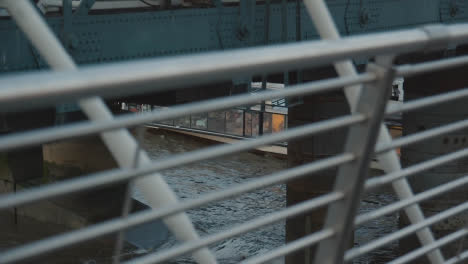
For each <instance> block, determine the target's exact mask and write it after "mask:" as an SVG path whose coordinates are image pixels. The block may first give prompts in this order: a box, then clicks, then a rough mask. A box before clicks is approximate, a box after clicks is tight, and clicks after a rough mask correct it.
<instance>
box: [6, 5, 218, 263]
mask: <svg viewBox="0 0 468 264" xmlns="http://www.w3.org/2000/svg"><path fill="white" fill-rule="evenodd" d="M0 1H2V2H4V3H6V5H7V10H8V12H9V13H10V15H11V16H12V17H13V19H14V20H15V22H16V24H17V25H18V27H19V28H20V29H21V31H22V32H23V33H24V34H25V35H26V37H27V38H28V39H29V41H30V42H31V44H32V46H33V47H35V48H36V49H37V50H38V51H39V53H40V55H41V56H42V57H43V58H44V59H45V60H46V61H47V63H48V64H49V65H50V66H51V67H52V68H53V69H54V70H56V71H69V72H74V71H76V70H77V67H76V64H75V63H74V61H73V59H72V58H71V57H70V56H69V55H68V54H67V52H66V50H65V49H64V47H63V46H62V44H61V43H60V41H59V40H58V39H57V37H56V36H55V35H54V33H53V32H52V31H51V29H50V28H49V26H48V25H47V24H46V22H45V21H44V19H43V18H42V17H41V16H40V14H39V13H38V12H37V10H36V9H35V7H34V6H33V4H32V3H31V2H29V1H17V0H0ZM44 92H46V91H44ZM57 99H58V98H57ZM31 102H32V101H30V103H31ZM58 102H60V101H58ZM77 103H78V105H79V106H80V108H81V110H82V111H83V112H84V113H85V115H86V116H87V117H88V118H89V119H90V120H93V121H97V122H99V121H102V120H112V119H113V118H114V117H113V115H112V112H111V111H110V110H109V109H108V108H107V106H106V104H105V103H104V101H103V100H102V99H101V98H100V97H98V96H95V95H90V97H87V98H82V99H80V100H78V102H77ZM100 137H101V139H102V141H103V142H104V144H105V146H106V148H107V149H108V150H109V152H110V153H111V155H112V157H113V158H114V159H115V161H116V163H117V164H118V165H119V167H126V168H129V167H132V165H133V153H134V152H135V151H136V149H138V147H137V143H136V141H135V139H134V138H133V137H132V135H131V134H130V132H129V131H128V130H127V129H119V130H114V131H111V132H105V133H102V134H100ZM137 162H138V164H139V165H140V164H148V163H150V162H151V159H150V158H149V156H148V155H147V153H146V152H145V151H144V150H142V151H141V153H140V155H139V159H138V161H137ZM135 186H136V188H138V190H139V191H140V193H141V194H142V195H143V197H144V199H145V201H146V202H147V204H148V205H149V206H150V207H153V208H157V207H160V206H163V205H165V204H171V203H174V202H177V196H176V195H175V193H174V192H173V191H172V189H171V188H170V187H169V185H168V184H167V183H166V181H165V180H164V179H163V178H162V176H161V175H159V174H157V173H153V174H152V175H148V176H147V177H144V178H143V177H142V178H139V179H138V180H137V181H135ZM163 222H164V223H165V224H166V226H167V227H168V229H169V230H171V232H172V234H174V236H175V237H176V238H177V239H178V240H182V241H187V240H194V239H198V238H199V236H198V233H197V232H196V231H195V228H194V227H193V224H192V222H191V221H190V219H189V218H188V216H187V215H186V214H185V213H184V212H181V213H179V214H178V215H174V216H172V217H171V218H170V219H163ZM193 258H194V259H195V260H196V261H197V262H199V263H205V264H215V263H217V261H216V258H215V257H214V255H213V254H212V253H211V252H210V251H209V250H208V249H206V248H201V249H199V250H198V251H196V252H194V253H193Z"/></svg>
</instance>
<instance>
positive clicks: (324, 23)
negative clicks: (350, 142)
mask: <svg viewBox="0 0 468 264" xmlns="http://www.w3.org/2000/svg"><path fill="white" fill-rule="evenodd" d="M304 4H305V6H306V8H307V11H308V13H309V15H310V17H311V19H312V21H313V23H314V25H315V27H316V29H317V31H318V32H319V34H320V36H321V37H322V38H324V39H335V40H336V39H340V34H339V32H338V29H337V27H336V25H335V23H334V21H333V18H332V16H331V14H330V12H329V10H328V8H327V5H326V3H325V1H324V0H304ZM436 30H437V33H440V32H441V30H440V28H438V27H437V26H436V28H435V29H434V31H436ZM430 32H432V30H431V28H429V29H428V30H426V34H427V35H428V37H429V38H432V40H433V41H434V42H435V43H436V44H439V41H440V40H439V36H440V35H445V33H447V32H445V31H442V33H441V34H435V36H437V37H434V36H432V35H431V34H430ZM334 66H335V69H336V71H337V73H338V74H339V75H340V76H355V75H356V74H357V70H356V69H355V67H354V65H353V63H352V61H351V60H347V61H341V62H336V63H335V64H334ZM360 90H361V87H359V86H352V87H345V90H344V92H345V96H346V99H347V100H348V103H349V106H350V109H351V112H353V110H354V109H355V107H356V104H357V99H358V98H359V93H360ZM391 141H392V138H391V136H390V133H389V132H388V129H387V127H386V126H385V125H384V124H382V125H381V127H380V130H379V136H378V142H379V143H380V144H388V143H389V142H391ZM377 158H378V162H379V164H380V165H381V167H382V168H383V170H384V171H386V172H392V171H398V170H400V169H401V164H400V160H399V158H398V156H397V154H396V151H395V150H392V151H388V152H385V153H382V154H380V155H378V156H377ZM392 185H393V186H392V187H393V189H394V191H395V193H396V194H397V196H398V197H399V198H400V199H404V198H408V197H412V196H413V191H412V190H411V186H410V185H409V183H408V182H407V181H406V179H402V180H399V181H394V182H393V183H392ZM405 213H406V215H407V216H408V219H409V220H410V222H411V223H418V222H421V221H423V220H424V215H423V213H422V211H421V208H420V207H419V205H413V206H411V207H408V208H406V210H405ZM417 236H418V238H419V240H420V241H421V243H422V244H423V245H424V244H428V243H431V242H433V241H434V236H433V234H432V232H431V230H430V229H423V230H421V231H420V232H418V234H417ZM428 257H429V259H430V261H431V263H433V264H441V263H443V262H444V257H443V256H442V253H441V252H440V250H436V251H435V252H432V253H430V254H428Z"/></svg>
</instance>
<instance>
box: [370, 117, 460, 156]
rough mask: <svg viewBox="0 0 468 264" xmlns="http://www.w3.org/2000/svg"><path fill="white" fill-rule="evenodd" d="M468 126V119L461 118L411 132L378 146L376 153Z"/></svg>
mask: <svg viewBox="0 0 468 264" xmlns="http://www.w3.org/2000/svg"><path fill="white" fill-rule="evenodd" d="M467 127H468V120H461V121H458V122H455V123H451V124H448V125H444V126H441V127H435V128H431V129H427V130H425V131H423V132H419V133H415V134H411V135H408V136H404V137H401V138H397V139H394V140H393V141H392V142H391V143H390V144H387V145H384V146H377V148H376V150H375V153H377V154H380V153H383V152H385V151H389V150H393V149H397V148H400V147H404V146H408V145H411V144H415V143H418V142H421V141H424V140H427V139H431V138H434V137H438V136H439V137H440V136H441V135H444V134H445V135H446V134H448V133H451V132H455V131H459V130H462V129H464V128H467Z"/></svg>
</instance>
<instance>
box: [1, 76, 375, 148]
mask: <svg viewBox="0 0 468 264" xmlns="http://www.w3.org/2000/svg"><path fill="white" fill-rule="evenodd" d="M372 80H375V76H372V75H370V74H368V73H364V74H362V75H360V76H357V77H344V78H339V79H327V80H322V81H318V82H314V83H305V84H300V85H295V86H289V88H288V89H283V90H280V91H266V92H262V93H258V94H254V95H252V94H244V95H236V96H230V97H228V98H218V99H211V100H204V101H201V102H196V103H188V104H184V105H180V106H174V107H172V108H170V109H167V110H160V111H152V112H150V113H142V114H139V115H135V114H125V115H122V116H117V117H115V118H114V119H113V120H108V121H104V120H103V121H100V122H99V123H97V122H93V121H84V122H76V123H74V124H70V125H64V126H60V127H53V128H45V129H35V130H32V131H27V132H18V133H15V134H13V135H4V136H1V137H0V151H5V150H9V149H13V148H17V147H26V146H31V145H35V144H43V143H49V142H54V141H56V140H61V139H68V138H73V137H76V136H83V135H91V134H94V133H99V132H104V131H109V130H113V129H117V128H123V127H131V126H136V125H140V124H143V123H150V122H158V121H165V120H170V119H175V118H179V117H184V116H187V113H191V114H199V113H206V112H210V111H217V110H225V109H230V108H232V107H235V106H239V105H246V104H247V105H248V104H253V103H257V102H258V101H260V100H262V99H265V100H268V99H272V98H276V97H277V96H284V97H289V96H297V95H301V94H316V93H321V92H326V91H336V90H339V89H341V87H342V86H343V85H346V84H352V83H360V82H364V83H367V82H370V81H372Z"/></svg>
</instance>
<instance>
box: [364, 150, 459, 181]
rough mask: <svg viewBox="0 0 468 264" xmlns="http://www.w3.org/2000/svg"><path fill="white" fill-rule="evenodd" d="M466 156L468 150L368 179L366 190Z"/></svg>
mask: <svg viewBox="0 0 468 264" xmlns="http://www.w3.org/2000/svg"><path fill="white" fill-rule="evenodd" d="M467 156H468V148H464V149H461V150H458V151H455V152H452V153H449V154H446V155H443V156H439V157H436V158H433V159H430V160H427V161H423V162H420V163H418V164H415V165H411V166H410V167H407V168H404V169H402V170H400V171H395V172H392V173H388V174H386V175H385V176H379V177H374V178H372V179H369V180H368V181H367V182H366V190H372V189H375V188H377V187H380V186H382V185H385V184H388V183H391V182H393V181H397V180H400V179H403V178H405V177H408V176H411V175H414V174H416V173H420V172H423V171H427V170H430V169H432V168H435V167H437V166H441V165H443V164H446V163H449V162H453V161H456V160H458V159H462V158H465V157H467Z"/></svg>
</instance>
